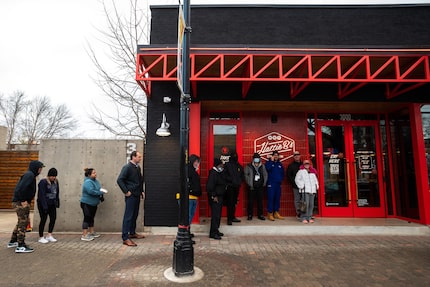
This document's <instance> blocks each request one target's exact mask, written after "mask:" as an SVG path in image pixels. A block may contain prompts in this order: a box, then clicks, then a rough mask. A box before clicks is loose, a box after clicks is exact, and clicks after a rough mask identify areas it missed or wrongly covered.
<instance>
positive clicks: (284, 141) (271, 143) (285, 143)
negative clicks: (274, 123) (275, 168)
mask: <svg viewBox="0 0 430 287" xmlns="http://www.w3.org/2000/svg"><path fill="white" fill-rule="evenodd" d="M295 147H296V143H295V141H294V140H293V139H292V138H289V137H287V136H285V135H283V134H280V133H278V132H271V133H268V134H266V135H264V136H261V137H259V138H257V139H255V140H254V152H256V153H258V154H259V155H260V156H261V158H262V159H264V160H268V159H269V157H268V156H269V155H272V153H273V152H274V151H277V152H278V153H279V160H280V161H284V160H286V159H289V158H291V157H292V156H293V153H294V151H295Z"/></svg>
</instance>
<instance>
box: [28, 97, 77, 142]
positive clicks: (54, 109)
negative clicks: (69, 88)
mask: <svg viewBox="0 0 430 287" xmlns="http://www.w3.org/2000/svg"><path fill="white" fill-rule="evenodd" d="M24 111H25V116H24V119H23V122H22V133H21V142H23V143H26V144H27V145H32V144H35V143H38V142H39V141H40V139H46V138H53V137H55V136H66V135H67V134H68V132H69V131H72V130H74V129H75V128H76V126H77V121H76V120H75V119H74V118H73V117H72V116H71V113H70V111H69V109H68V108H67V107H66V106H65V105H59V106H52V105H51V103H50V100H49V98H48V97H36V98H35V99H34V100H32V101H31V102H30V103H29V104H28V105H26V106H25V108H24Z"/></svg>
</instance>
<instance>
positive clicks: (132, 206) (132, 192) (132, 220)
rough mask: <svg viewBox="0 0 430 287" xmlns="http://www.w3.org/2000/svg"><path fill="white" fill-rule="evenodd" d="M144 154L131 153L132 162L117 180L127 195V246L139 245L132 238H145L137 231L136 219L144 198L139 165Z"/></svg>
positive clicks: (124, 228) (124, 230)
mask: <svg viewBox="0 0 430 287" xmlns="http://www.w3.org/2000/svg"><path fill="white" fill-rule="evenodd" d="M141 160H142V156H141V155H140V152H138V151H133V152H132V153H131V154H130V162H129V163H127V164H126V165H125V166H124V167H123V168H122V170H121V173H120V174H119V176H118V179H117V180H116V182H117V183H118V186H119V187H120V188H121V191H122V192H123V193H124V196H125V210H124V218H123V221H122V242H123V244H124V245H127V246H137V244H136V243H134V242H133V241H132V240H131V238H136V239H140V238H145V236H144V235H141V234H137V233H136V220H137V216H138V215H139V205H140V199H141V198H142V199H144V197H145V193H144V192H143V176H142V172H141V169H140V166H139V163H140V161H141Z"/></svg>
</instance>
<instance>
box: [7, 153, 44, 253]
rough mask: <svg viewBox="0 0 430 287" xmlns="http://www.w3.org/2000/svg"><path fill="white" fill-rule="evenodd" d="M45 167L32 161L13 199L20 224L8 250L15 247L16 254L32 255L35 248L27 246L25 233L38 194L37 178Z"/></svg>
mask: <svg viewBox="0 0 430 287" xmlns="http://www.w3.org/2000/svg"><path fill="white" fill-rule="evenodd" d="M43 167H45V165H44V164H43V163H42V162H40V161H38V160H32V161H31V162H30V164H29V165H28V170H27V171H26V172H25V173H24V174H23V175H22V176H21V178H20V179H19V182H18V184H17V185H16V187H15V190H14V192H13V198H12V205H13V208H14V209H15V212H16V215H17V217H18V222H17V224H16V226H15V228H14V230H13V232H12V237H11V238H10V242H9V243H8V244H7V247H8V248H11V247H15V252H16V253H30V252H33V251H34V250H33V248H31V247H29V246H27V245H26V244H25V231H26V227H27V223H28V216H29V214H30V205H31V201H32V200H33V198H34V195H35V194H36V177H37V176H38V175H39V174H40V173H41V172H42V168H43Z"/></svg>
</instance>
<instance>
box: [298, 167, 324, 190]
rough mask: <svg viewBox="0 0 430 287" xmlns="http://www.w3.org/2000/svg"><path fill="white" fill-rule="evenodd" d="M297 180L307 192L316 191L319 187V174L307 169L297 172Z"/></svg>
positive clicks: (300, 187) (299, 186) (299, 185)
mask: <svg viewBox="0 0 430 287" xmlns="http://www.w3.org/2000/svg"><path fill="white" fill-rule="evenodd" d="M295 182H296V184H297V187H298V188H299V189H304V192H305V193H316V192H317V189H319V184H318V179H317V176H316V175H315V173H312V172H308V171H307V170H306V169H301V170H299V171H298V172H297V174H296V178H295Z"/></svg>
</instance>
